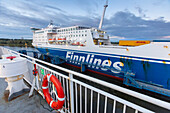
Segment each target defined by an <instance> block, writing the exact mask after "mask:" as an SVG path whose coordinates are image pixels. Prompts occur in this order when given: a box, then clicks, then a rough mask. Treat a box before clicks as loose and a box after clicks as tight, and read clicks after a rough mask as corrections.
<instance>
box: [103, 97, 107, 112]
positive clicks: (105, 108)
mask: <svg viewBox="0 0 170 113" xmlns="http://www.w3.org/2000/svg"><path fill="white" fill-rule="evenodd" d="M106 111H107V96H105V105H104V113H106Z"/></svg>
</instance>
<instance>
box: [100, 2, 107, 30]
mask: <svg viewBox="0 0 170 113" xmlns="http://www.w3.org/2000/svg"><path fill="white" fill-rule="evenodd" d="M107 7H108V0H107V1H106V5H104V11H103V16H102V17H101V20H100V24H99V29H102V24H103V19H104V15H105V12H106V8H107Z"/></svg>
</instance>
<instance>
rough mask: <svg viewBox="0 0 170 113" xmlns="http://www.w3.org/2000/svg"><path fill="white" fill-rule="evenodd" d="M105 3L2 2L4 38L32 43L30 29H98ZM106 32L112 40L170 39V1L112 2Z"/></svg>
mask: <svg viewBox="0 0 170 113" xmlns="http://www.w3.org/2000/svg"><path fill="white" fill-rule="evenodd" d="M105 2H106V1H105V0H0V38H10V39H20V38H21V37H23V38H24V39H32V32H31V30H30V27H36V28H44V27H46V26H47V25H48V24H49V22H50V20H53V22H54V24H55V25H57V26H60V27H66V26H73V25H83V26H89V27H96V28H98V26H99V22H100V19H101V15H102V13H103V9H104V7H103V6H104V4H105ZM108 3H109V4H108V8H107V9H106V13H105V18H104V23H103V27H102V29H103V30H105V31H106V32H107V33H108V34H109V36H110V38H111V39H112V40H120V39H124V40H126V39H128V40H134V39H136V40H143V39H145V40H146V39H147V40H154V39H165V40H169V39H170V0H109V2H108Z"/></svg>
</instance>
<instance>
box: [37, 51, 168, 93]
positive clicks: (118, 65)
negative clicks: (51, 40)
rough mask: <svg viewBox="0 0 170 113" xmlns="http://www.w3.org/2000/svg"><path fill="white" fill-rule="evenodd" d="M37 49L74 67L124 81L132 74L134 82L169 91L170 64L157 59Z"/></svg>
mask: <svg viewBox="0 0 170 113" xmlns="http://www.w3.org/2000/svg"><path fill="white" fill-rule="evenodd" d="M37 49H38V50H39V51H40V52H41V53H44V54H47V53H48V54H50V55H53V56H59V57H60V58H64V59H66V62H67V63H71V64H73V65H76V66H81V64H82V63H84V64H86V68H87V69H90V70H93V71H96V72H101V73H104V74H108V75H111V76H114V77H115V76H116V77H119V78H122V79H124V75H125V72H133V73H134V74H135V75H134V76H133V79H134V80H137V81H142V82H145V83H148V84H154V85H156V86H160V87H162V88H165V89H170V64H165V63H159V61H161V60H158V59H148V58H147V59H146V58H140V57H129V56H128V58H127V56H119V55H114V54H102V53H96V52H88V51H86V52H85V51H77V50H68V49H60V48H37ZM139 59H142V60H139ZM143 59H145V60H143ZM101 65H103V66H104V67H102V66H101ZM117 70H118V71H117ZM155 92H156V91H155ZM168 96H169V95H168Z"/></svg>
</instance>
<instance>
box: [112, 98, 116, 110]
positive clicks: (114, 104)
mask: <svg viewBox="0 0 170 113" xmlns="http://www.w3.org/2000/svg"><path fill="white" fill-rule="evenodd" d="M115 110H116V100H114V103H113V113H115Z"/></svg>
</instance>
